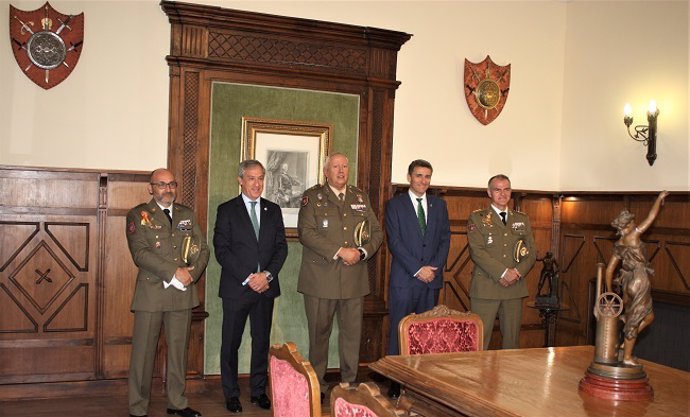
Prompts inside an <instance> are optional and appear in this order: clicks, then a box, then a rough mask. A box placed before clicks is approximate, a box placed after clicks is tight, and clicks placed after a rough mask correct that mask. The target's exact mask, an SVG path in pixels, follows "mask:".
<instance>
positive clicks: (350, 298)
mask: <svg viewBox="0 0 690 417" xmlns="http://www.w3.org/2000/svg"><path fill="white" fill-rule="evenodd" d="M323 172H324V175H325V176H326V180H327V182H326V183H325V184H323V185H315V186H314V187H312V188H310V189H308V190H307V191H305V192H304V195H303V196H302V206H301V208H300V210H299V218H298V222H297V228H298V229H299V239H300V242H301V243H302V245H303V246H304V249H303V251H302V265H301V267H300V273H299V281H298V284H297V291H299V292H301V293H302V294H304V308H305V312H306V315H307V328H308V331H309V361H310V362H311V364H312V366H313V367H314V371H316V376H317V377H318V378H319V384H320V385H321V397H322V399H323V397H324V393H325V392H326V390H327V389H328V385H327V384H326V381H325V379H324V375H325V374H326V367H327V366H328V339H329V337H330V335H331V330H332V328H333V318H334V317H335V315H336V314H337V315H338V326H339V329H340V334H339V337H338V349H339V351H340V377H341V380H342V381H343V382H354V381H355V379H356V377H357V369H358V367H359V344H360V339H361V336H362V317H363V312H364V296H365V295H367V294H369V274H368V270H367V263H366V262H365V261H366V260H367V259H370V258H371V257H372V256H374V253H375V252H376V250H378V248H379V246H380V245H381V242H382V241H383V231H382V230H381V226H380V225H379V222H378V220H377V219H376V215H375V214H374V209H373V208H372V207H371V203H370V202H369V198H368V197H367V195H366V194H365V193H364V192H363V191H362V190H360V189H359V188H357V187H354V186H352V185H347V180H348V176H349V173H350V168H349V163H348V159H347V157H346V156H345V155H343V154H341V153H335V154H332V155H330V156H329V157H328V158H327V159H326V163H325V166H324V169H323ZM364 224H368V227H365V228H364V229H365V232H367V233H355V232H356V231H357V232H361V231H362V228H361V227H360V228H358V225H364ZM355 234H357V235H359V236H361V237H363V239H362V240H361V241H359V242H357V239H355ZM364 235H366V236H364Z"/></svg>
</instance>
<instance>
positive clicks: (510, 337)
mask: <svg viewBox="0 0 690 417" xmlns="http://www.w3.org/2000/svg"><path fill="white" fill-rule="evenodd" d="M471 303H472V304H471V307H472V311H473V312H474V313H477V314H478V315H479V317H480V318H481V319H482V322H483V323H484V349H488V348H489V343H490V342H491V335H492V333H493V328H494V321H495V320H496V315H497V314H498V320H499V326H500V329H501V337H502V339H503V343H502V348H503V349H517V348H519V347H520V326H521V324H522V298H511V299H507V300H491V299H485V298H472V300H471Z"/></svg>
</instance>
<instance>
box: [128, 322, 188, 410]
mask: <svg viewBox="0 0 690 417" xmlns="http://www.w3.org/2000/svg"><path fill="white" fill-rule="evenodd" d="M191 319H192V310H191V309H184V310H177V311H162V312H161V311H156V312H149V311H135V312H134V331H133V337H132V355H131V359H130V367H129V382H128V384H129V393H128V395H129V411H130V414H134V415H144V414H147V412H148V407H149V401H150V397H151V382H152V377H153V367H154V362H155V357H156V348H157V346H158V338H159V335H160V330H161V324H162V325H163V326H164V333H165V340H166V345H167V352H168V358H167V365H166V366H167V375H166V392H167V396H168V408H174V409H183V408H186V407H187V398H186V397H185V396H184V390H185V378H186V369H187V349H188V345H189V332H190V326H191Z"/></svg>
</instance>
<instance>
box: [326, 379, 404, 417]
mask: <svg viewBox="0 0 690 417" xmlns="http://www.w3.org/2000/svg"><path fill="white" fill-rule="evenodd" d="M406 415H407V414H406V413H405V411H403V410H396V408H395V407H394V406H393V404H392V403H391V402H390V400H388V398H385V397H383V396H382V395H381V391H380V390H379V387H378V386H377V385H376V384H375V383H373V382H363V383H361V384H359V385H351V384H348V383H345V382H343V383H341V384H340V385H337V386H335V387H333V389H332V390H331V417H398V416H406Z"/></svg>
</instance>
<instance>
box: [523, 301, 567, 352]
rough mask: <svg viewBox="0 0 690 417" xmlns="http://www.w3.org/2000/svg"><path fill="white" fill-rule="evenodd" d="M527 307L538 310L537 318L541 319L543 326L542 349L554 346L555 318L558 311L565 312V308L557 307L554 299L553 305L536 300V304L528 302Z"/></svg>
mask: <svg viewBox="0 0 690 417" xmlns="http://www.w3.org/2000/svg"><path fill="white" fill-rule="evenodd" d="M527 307H529V308H534V309H537V310H539V317H541V320H542V323H543V325H544V347H551V346H553V345H554V344H555V341H556V340H555V339H556V318H557V316H558V312H559V311H564V310H567V309H568V308H567V307H564V306H560V305H558V299H556V302H555V305H551V304H545V303H543V300H542V302H540V300H539V299H537V301H536V302H532V301H530V302H528V303H527Z"/></svg>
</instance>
